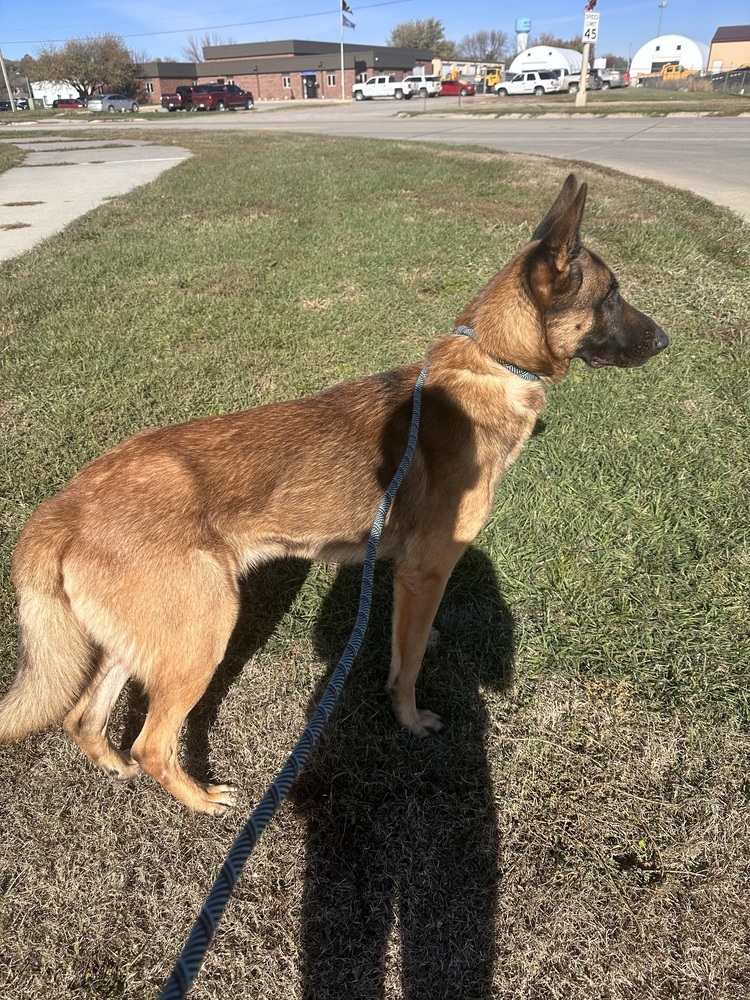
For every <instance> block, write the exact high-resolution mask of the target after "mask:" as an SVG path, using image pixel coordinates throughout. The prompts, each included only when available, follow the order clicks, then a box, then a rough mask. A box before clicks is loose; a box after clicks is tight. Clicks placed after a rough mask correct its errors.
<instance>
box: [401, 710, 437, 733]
mask: <svg viewBox="0 0 750 1000" xmlns="http://www.w3.org/2000/svg"><path fill="white" fill-rule="evenodd" d="M407 728H408V729H409V731H410V732H412V733H414V735H415V736H419V737H421V738H422V739H424V738H425V737H426V736H432V734H433V733H438V732H440V730H441V729H442V728H443V720H442V719H441V718H440V716H439V715H436V714H435V713H434V712H430V711H428V709H426V708H423V709H417V713H416V716H415V718H414V722H413V723H412V724H411V725H409V726H408V727H407Z"/></svg>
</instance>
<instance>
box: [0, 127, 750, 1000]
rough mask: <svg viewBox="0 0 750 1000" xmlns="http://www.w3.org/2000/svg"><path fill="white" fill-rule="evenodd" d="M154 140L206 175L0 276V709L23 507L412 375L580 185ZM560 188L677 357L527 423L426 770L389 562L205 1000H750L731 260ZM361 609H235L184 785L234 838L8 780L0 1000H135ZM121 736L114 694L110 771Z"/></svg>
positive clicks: (77, 790)
mask: <svg viewBox="0 0 750 1000" xmlns="http://www.w3.org/2000/svg"><path fill="white" fill-rule="evenodd" d="M148 134H149V137H151V136H154V135H156V134H157V133H156V131H155V130H154V129H153V128H151V129H149V130H148ZM103 135H106V133H101V132H97V137H98V138H102V137H103ZM158 136H159V138H160V139H161V140H163V141H167V142H168V141H169V137H168V135H167V134H166V133H164V132H159V133H158ZM165 136H166V138H165ZM179 143H180V144H182V145H188V146H189V147H190V148H191V149H192V150H193V151H194V152H195V154H196V155H195V156H194V157H193V158H192V159H191V160H189V161H186V162H185V163H183V164H182V165H180V166H179V167H177V168H175V169H173V170H171V171H170V172H168V173H167V174H165V175H163V176H162V177H161V179H159V180H158V181H157V182H155V183H153V184H151V185H149V186H147V187H144V188H140V189H138V190H136V191H134V192H132V193H131V194H130V195H128V196H127V197H123V198H118V199H114V200H112V201H111V202H110V203H109V204H107V205H106V206H104V207H102V208H100V209H98V210H97V211H95V212H93V213H91V214H90V215H88V216H86V217H85V218H83V219H81V220H80V221H79V222H77V223H76V224H74V225H72V226H71V227H70V228H69V229H68V230H67V231H66V232H65V233H64V234H62V235H60V236H59V237H57V238H55V239H53V240H51V241H49V242H48V243H47V244H45V245H43V246H42V247H41V248H39V249H37V250H35V251H34V252H33V253H31V254H29V255H27V256H25V257H23V258H20V259H18V260H15V261H11V262H9V263H7V264H5V265H4V268H3V270H2V273H1V274H0V283H1V285H2V306H0V336H1V337H2V356H1V357H2V361H1V364H2V368H1V369H0V372H1V378H2V392H0V399H1V400H2V402H1V404H0V431H1V433H0V442H1V445H0V446H1V447H2V461H1V463H0V472H1V475H2V486H1V489H0V495H1V496H2V508H1V509H0V524H1V526H2V532H3V540H2V555H1V557H0V574H1V578H0V625H1V627H0V685H2V688H3V689H4V688H5V686H6V685H7V683H8V682H9V680H10V677H11V675H12V672H13V670H14V666H15V607H14V595H13V592H12V587H11V583H10V579H9V567H10V557H11V552H12V549H13V545H14V544H15V541H16V539H17V537H18V533H19V532H20V530H21V528H22V526H23V524H24V523H25V521H26V519H27V518H28V517H29V515H30V514H31V512H32V511H33V510H34V508H35V507H36V506H37V504H38V503H39V502H41V501H42V500H43V499H44V498H45V497H48V496H50V495H51V494H52V493H54V492H55V491H56V490H57V489H59V488H60V487H61V486H62V485H63V484H64V483H65V482H66V481H67V480H68V478H69V477H70V476H71V475H72V474H73V473H74V472H75V470H76V469H77V468H78V467H79V466H80V465H82V464H83V463H84V462H85V461H87V460H88V459H89V458H91V457H93V456H95V455H96V454H98V453H100V452H101V451H102V450H104V449H105V448H108V447H110V446H111V445H113V444H115V443H116V442H117V441H118V440H120V439H121V438H122V437H124V436H126V435H128V434H130V433H132V432H134V431H136V430H138V429H139V428H142V427H144V426H148V425H152V424H160V423H166V422H173V421H180V420H186V419H189V418H191V417H195V416H198V415H202V414H209V413H216V412H221V411H226V410H230V409H235V408H240V407H245V406H252V405H255V404H258V403H263V402H267V401H269V400H275V399H281V398H284V397H288V396H294V395H301V394H305V393H311V392H316V391H318V390H320V389H323V388H324V387H326V386H329V385H331V384H332V383H334V382H336V381H338V380H341V379H345V378H349V377H352V376H356V375H360V374H363V373H368V372H372V371H377V370H382V369H385V368H388V367H390V366H394V365H398V364H401V363H403V362H407V361H414V360H417V359H419V358H420V357H421V356H422V355H423V353H424V351H425V348H426V347H427V345H428V344H429V342H430V341H431V340H432V339H433V338H435V337H437V336H441V335H443V334H446V333H448V332H450V330H451V329H452V326H453V319H454V317H455V316H456V314H457V313H458V312H459V310H460V309H461V308H462V307H463V306H464V305H465V304H466V303H467V302H468V301H469V300H470V299H471V298H472V297H473V296H474V295H475V293H476V292H477V291H478V290H479V289H480V288H481V286H482V285H483V284H484V283H485V282H486V281H487V280H488V279H489V278H490V277H491V276H492V275H493V274H494V273H495V271H496V270H497V269H498V268H499V267H500V266H501V265H502V264H504V263H505V262H506V261H507V260H508V259H509V257H510V256H511V255H512V254H513V253H514V252H515V250H516V249H518V248H519V247H520V246H521V245H522V244H523V243H524V241H526V240H527V239H528V238H529V234H530V231H531V229H532V227H533V226H534V225H535V223H536V222H537V221H538V220H539V218H540V217H541V215H542V214H543V213H544V211H545V210H546V208H547V207H548V206H549V204H550V203H551V201H552V199H553V198H554V196H555V194H556V193H557V191H558V189H559V187H560V184H561V182H562V180H563V179H564V177H565V175H566V173H567V171H568V169H569V167H570V165H569V164H564V163H560V164H559V165H556V164H555V163H554V162H553V161H548V160H545V161H543V162H536V161H534V160H532V159H531V158H527V157H521V156H512V155H508V154H502V153H494V152H489V151H480V150H459V149H455V150H454V149H450V150H448V149H440V150H437V149H430V148H428V147H426V146H418V145H413V144H410V145H408V146H401V145H398V144H389V143H384V142H375V141H366V140H336V139H329V138H317V137H300V136H296V137H290V136H283V135H274V134H270V133H264V134H263V135H253V136H241V135H239V134H236V133H232V134H229V133H227V134H218V133H217V134H211V135H210V136H205V137H204V136H202V135H200V134H195V135H189V134H187V133H181V134H180V135H179ZM578 173H579V176H580V177H581V179H584V180H586V181H588V182H589V185H590V198H589V207H588V210H587V216H586V219H585V222H584V237H585V240H586V242H587V243H588V245H589V246H591V247H592V248H593V249H595V250H596V251H597V252H599V253H600V254H602V255H603V256H604V257H605V259H607V261H608V262H609V263H610V264H611V265H612V266H613V268H614V269H615V271H616V273H617V274H618V276H619V278H620V280H621V284H622V287H623V292H624V294H625V297H626V298H628V299H629V300H630V301H632V302H633V303H634V304H635V305H637V306H638V307H639V308H641V309H643V310H644V311H646V312H648V313H649V314H650V315H652V316H654V318H655V319H656V320H657V321H658V322H659V323H660V324H661V325H662V326H663V327H664V329H665V330H666V331H667V332H668V333H669V335H670V337H671V338H672V344H671V346H670V348H669V350H668V351H667V352H665V353H664V354H662V355H660V356H659V357H658V358H656V359H655V360H653V361H652V362H651V363H650V364H649V365H647V366H646V367H645V368H643V369H639V370H635V371H629V372H623V371H610V370H605V371H601V372H595V371H591V370H589V369H586V368H585V367H584V366H583V365H582V364H580V363H577V364H576V365H574V367H573V369H572V371H571V375H570V376H569V378H568V379H567V381H566V382H564V383H563V384H562V385H560V386H558V387H556V388H555V389H553V390H552V391H551V392H550V397H549V404H548V407H547V410H546V411H545V414H544V416H543V423H542V424H540V426H539V432H538V433H537V434H536V435H535V436H534V438H533V439H532V440H531V441H530V443H529V444H528V446H527V448H526V450H525V451H524V452H523V454H522V455H521V458H520V459H519V461H518V463H517V464H516V466H515V467H514V468H513V469H512V470H511V471H510V473H509V474H508V476H507V477H506V480H505V482H504V484H503V485H502V487H501V489H500V492H499V493H498V497H497V501H496V504H495V506H494V509H493V513H492V515H491V518H490V521H489V523H488V525H487V527H486V529H485V530H484V532H483V533H482V534H481V535H480V536H479V538H478V539H477V542H476V543H475V544H474V545H473V546H472V548H471V549H470V551H469V553H468V554H467V556H466V557H465V558H464V560H463V561H462V562H461V563H460V564H459V566H458V568H457V570H456V572H455V574H454V576H453V578H452V580H451V583H450V585H449V590H448V593H447V594H446V597H445V600H444V602H443V605H442V608H441V610H440V612H439V616H438V621H437V625H438V628H439V630H440V633H441V638H440V641H439V643H438V645H437V647H436V648H435V649H433V650H431V651H430V652H429V653H428V656H427V659H426V662H425V667H424V670H423V673H422V677H421V680H420V691H419V694H420V698H421V702H422V703H423V704H424V705H426V706H429V707H430V708H432V709H434V710H435V711H437V712H439V713H440V714H441V715H442V716H443V718H444V719H445V720H446V721H447V727H446V729H445V730H444V731H443V732H441V733H440V734H439V735H438V736H436V737H435V738H433V739H430V740H426V741H418V740H415V739H413V738H412V737H410V736H409V735H408V734H406V733H404V732H402V731H401V730H399V728H398V727H397V725H396V723H395V721H394V719H393V717H392V714H391V710H390V707H389V704H388V701H387V698H386V696H385V694H384V691H383V685H384V681H385V676H386V671H387V663H388V631H389V614H390V587H389V579H388V577H389V571H388V567H387V566H383V567H381V569H380V571H379V575H378V579H377V586H376V599H375V602H374V613H373V621H372V624H371V628H370V631H369V633H368V638H367V641H366V644H365V648H364V650H363V652H362V654H361V656H360V659H359V660H358V662H357V664H356V666H355V668H354V671H353V675H352V677H351V678H350V681H349V683H348V685H347V688H346V691H345V693H344V697H343V700H342V702H341V704H340V706H339V707H338V709H337V711H336V713H335V716H334V719H333V720H332V722H331V724H330V725H329V727H328V728H327V730H326V732H325V734H324V736H323V739H322V742H321V744H320V745H319V747H318V749H317V750H316V751H315V753H314V756H313V759H312V761H311V763H310V766H309V767H308V768H307V770H306V771H305V773H304V775H303V776H302V779H301V780H300V782H299V783H298V785H297V787H296V790H295V792H294V795H293V798H292V801H291V802H290V803H289V804H287V805H286V806H285V807H284V808H283V809H282V811H281V813H280V815H279V816H278V817H277V819H276V821H275V822H274V823H273V825H272V826H271V827H270V828H269V830H268V831H267V833H266V835H265V837H264V838H263V840H262V841H261V843H260V845H259V848H258V850H257V852H256V855H255V856H254V857H253V859H251V862H250V864H249V866H248V869H247V870H246V872H245V875H244V876H243V878H242V880H241V883H240V886H239V887H238V890H237V892H236V894H235V896H234V897H233V899H232V901H231V902H230V905H229V908H228V910H227V913H226V916H225V919H224V921H223V923H222V924H221V927H220V930H219V933H218V934H217V937H216V939H215V941H214V945H213V948H212V950H211V952H210V955H209V957H208V959H207V962H206V964H205V966H204V968H203V970H202V972H201V973H200V976H199V978H198V981H197V983H196V986H195V988H194V990H193V991H192V992H191V994H190V995H191V997H195V998H196V1000H209V998H212V1000H213V998H216V1000H219V998H230V997H231V998H234V997H262V998H264V1000H282V998H283V1000H288V998H290V997H292V998H295V997H296V998H300V1000H341V998H343V997H346V998H355V1000H371V998H372V1000H375V998H384V1000H385V998H387V1000H396V998H401V997H403V998H408V1000H418V998H419V1000H421V998H425V1000H426V998H430V1000H435V998H445V1000H448V998H450V1000H455V998H462V1000H548V998H565V1000H591V998H593V997H597V998H611V1000H640V998H649V1000H652V998H656V1000H675V998H680V1000H685V998H694V1000H698V998H701V1000H703V998H705V1000H708V998H710V1000H742V998H748V997H750V902H749V900H750V802H749V799H750V782H749V781H748V766H747V761H748V751H750V741H749V740H748V725H749V724H750V695H749V694H748V674H749V673H750V664H749V663H748V652H749V651H750V625H749V623H748V603H749V599H750V541H749V539H748V527H747V525H748V519H747V496H748V488H749V487H750V474H749V472H748V470H749V469H750V444H749V442H750V426H749V420H748V415H749V410H750V406H749V403H750V398H749V396H748V389H747V379H748V360H749V359H748V350H749V347H750V339H749V336H750V300H749V299H748V295H747V276H748V265H749V264H750V228H748V227H747V226H746V225H744V224H743V223H741V222H740V221H739V220H738V219H737V218H736V217H735V216H733V215H731V214H730V213H729V212H726V211H723V210H719V209H716V208H714V207H713V206H711V205H710V204H709V203H707V202H706V201H703V200H702V199H699V198H694V197H691V196H688V195H685V194H683V193H676V192H674V191H671V190H669V189H667V188H665V187H662V186H660V185H657V184H652V183H646V182H639V181H636V180H633V179H632V178H624V177H623V176H621V175H617V174H614V173H612V172H609V171H606V170H604V169H602V168H598V167H593V166H592V167H589V166H586V167H581V166H580V165H579V166H578ZM357 594H358V572H357V571H355V570H352V569H339V568H337V567H336V566H333V565H314V566H307V565H302V564H299V563H289V564H280V565H278V566H275V567H272V568H270V569H268V570H266V571H264V572H263V573H262V574H259V575H258V576H257V577H254V578H252V579H250V580H248V581H247V586H246V595H245V596H246V601H245V605H246V608H247V612H246V613H243V617H242V620H241V623H240V627H239V628H238V630H237V635H236V638H235V641H234V642H233V644H232V646H231V648H230V650H229V652H228V655H227V658H226V660H225V662H224V664H223V665H222V669H221V672H220V674H219V678H218V681H217V683H216V685H215V686H214V688H213V689H212V690H211V692H210V693H209V696H207V698H206V700H205V701H204V703H203V704H202V705H201V706H199V708H198V709H197V710H196V712H195V713H194V714H193V717H192V719H191V722H190V724H189V726H188V728H187V731H186V734H185V739H184V741H183V746H184V752H185V758H186V761H187V766H188V767H189V768H190V769H191V771H192V773H194V774H195V775H196V776H198V777H206V776H207V775H209V774H210V775H213V776H215V777H216V778H219V779H222V780H232V781H234V782H235V783H237V784H238V785H240V786H241V788H242V793H243V795H242V800H241V805H240V808H239V810H238V811H236V812H235V813H234V814H231V815H228V816H226V817H223V818H222V819H219V820H212V819H208V818H205V817H196V816H192V815H189V814H187V813H186V812H185V811H184V810H183V809H182V808H181V807H180V806H179V805H178V804H177V803H176V802H175V801H174V800H173V799H171V798H169V797H168V796H167V795H166V793H164V792H163V791H162V790H161V789H160V788H159V787H157V786H156V785H155V784H154V783H153V782H151V781H149V780H147V779H140V780H138V781H136V782H134V783H132V784H130V785H116V784H113V783H111V782H110V781H109V780H108V779H107V778H106V777H105V776H104V775H103V774H102V773H99V772H97V771H95V770H94V768H93V767H92V766H90V765H89V763H88V762H87V761H86V760H85V759H83V758H82V756H81V754H80V753H79V752H78V750H77V749H76V748H75V747H73V746H72V745H70V744H69V743H67V742H66V740H65V739H64V738H63V736H62V733H61V732H60V730H59V729H55V730H52V731H50V732H47V733H44V734H41V735H39V736H36V737H32V738H29V739H27V740H25V741H23V742H21V743H18V744H13V745H9V746H5V747H0V778H1V779H2V787H3V790H4V802H3V808H2V810H0V997H2V998H3V1000H5V998H8V1000H32V998H33V1000H39V998H45V1000H58V998H63V997H65V998H67V997H75V998H77V1000H94V998H102V997H105V998H115V997H122V998H128V1000H141V998H145V997H155V996H156V995H157V994H158V990H159V988H160V986H161V984H162V983H163V982H164V980H165V979H166V978H167V976H168V974H169V972H170V970H171V967H172V963H173V961H174V959H175V957H176V955H177V953H178V951H179V950H180V948H181V946H182V943H183V940H184V937H185V935H186V933H187V931H188V930H189V928H190V926H191V924H192V921H193V920H194V918H195V916H196V914H197V912H198V910H199V908H200V905H201V903H202V901H203V898H204V895H205V893H206V891H207V889H208V887H209V886H210V884H211V882H212V881H213V878H214V875H215V873H216V871H217V870H218V867H219V866H220V864H221V862H222V860H223V857H224V855H225V852H226V850H227V849H228V847H229V846H230V844H231V843H232V841H233V839H234V837H235V835H236V833H237V832H238V830H239V828H240V826H241V825H242V823H243V822H244V817H245V815H246V814H247V813H248V812H249V811H250V809H251V807H252V805H253V804H254V803H255V802H256V801H257V799H258V798H259V797H260V796H261V795H262V793H263V792H264V790H265V788H266V786H267V784H268V783H269V781H270V780H271V779H272V777H273V776H274V774H275V772H276V769H277V768H278V766H279V765H280V764H281V763H282V762H283V760H284V759H285V757H286V754H287V752H288V750H289V749H290V748H291V746H292V745H293V744H294V742H295V740H296V738H297V736H298V733H299V732H300V730H301V729H302V727H303V725H304V722H305V719H306V718H307V716H308V715H309V713H310V711H311V707H312V706H313V705H314V703H315V701H316V699H317V697H318V696H319V694H320V691H321V689H322V685H323V683H324V681H325V678H326V677H327V675H328V674H329V673H330V671H331V669H332V667H333V665H334V664H335V662H336V660H337V658H338V656H339V655H340V653H341V650H342V648H343V645H344V642H345V640H346V637H347V635H348V632H349V629H350V626H351V623H352V621H353V617H354V613H355V608H356V602H357ZM143 711H144V706H143V700H142V698H141V697H140V696H139V693H138V692H137V691H129V692H128V693H127V694H126V696H125V697H124V698H123V700H122V704H121V706H120V707H119V709H118V714H117V717H116V719H115V720H114V732H115V734H116V738H117V739H118V740H120V741H121V742H122V745H123V746H129V745H130V743H131V742H132V740H133V738H134V735H135V733H136V732H137V730H138V726H139V723H140V721H142V718H143Z"/></svg>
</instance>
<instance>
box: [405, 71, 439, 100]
mask: <svg viewBox="0 0 750 1000" xmlns="http://www.w3.org/2000/svg"><path fill="white" fill-rule="evenodd" d="M404 83H410V84H411V92H412V94H418V95H419V96H420V97H437V96H438V94H439V93H440V91H441V89H442V88H441V86H440V77H439V76H405V77H404Z"/></svg>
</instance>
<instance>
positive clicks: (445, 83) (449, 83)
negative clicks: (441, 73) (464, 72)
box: [440, 80, 476, 97]
mask: <svg viewBox="0 0 750 1000" xmlns="http://www.w3.org/2000/svg"><path fill="white" fill-rule="evenodd" d="M440 87H441V90H440V94H441V96H442V97H457V96H459V95H460V96H461V97H473V96H474V93H475V89H476V88H475V87H474V84H473V83H464V82H463V80H442V81H441V83H440Z"/></svg>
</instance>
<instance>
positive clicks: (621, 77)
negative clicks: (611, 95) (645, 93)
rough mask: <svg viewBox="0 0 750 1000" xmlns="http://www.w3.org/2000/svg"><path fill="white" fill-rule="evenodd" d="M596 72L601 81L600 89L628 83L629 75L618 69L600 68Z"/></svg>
mask: <svg viewBox="0 0 750 1000" xmlns="http://www.w3.org/2000/svg"><path fill="white" fill-rule="evenodd" d="M597 73H598V75H599V77H600V78H601V81H602V90H609V89H610V88H611V87H612V88H614V87H627V85H628V84H629V83H630V76H629V75H628V74H627V73H621V72H620V70H619V69H600V70H597Z"/></svg>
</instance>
